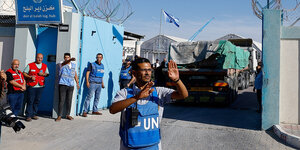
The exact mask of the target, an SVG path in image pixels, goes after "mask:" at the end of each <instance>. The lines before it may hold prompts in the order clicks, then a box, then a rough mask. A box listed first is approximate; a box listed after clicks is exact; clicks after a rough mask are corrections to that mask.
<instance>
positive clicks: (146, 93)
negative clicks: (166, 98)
mask: <svg viewBox="0 0 300 150" xmlns="http://www.w3.org/2000/svg"><path fill="white" fill-rule="evenodd" d="M153 85H154V82H152V81H151V82H148V83H147V84H146V85H145V87H144V88H143V89H142V90H141V92H140V93H139V94H137V95H136V99H143V98H146V97H148V96H149V95H150V94H151V93H152V92H153V91H154V89H151V87H152V86H153Z"/></svg>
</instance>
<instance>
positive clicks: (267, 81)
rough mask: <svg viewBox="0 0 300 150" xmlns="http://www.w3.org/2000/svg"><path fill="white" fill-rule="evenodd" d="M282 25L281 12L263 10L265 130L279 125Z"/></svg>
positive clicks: (263, 122) (263, 101)
mask: <svg viewBox="0 0 300 150" xmlns="http://www.w3.org/2000/svg"><path fill="white" fill-rule="evenodd" d="M281 24H282V20H281V11H280V10H271V9H265V10H263V24H262V26H263V51H262V52H263V69H262V71H263V88H262V93H263V95H262V106H263V112H262V129H263V130H267V129H269V128H271V127H272V126H273V125H274V124H279V99H280V94H279V88H280V84H279V83H280V82H279V81H280V33H281Z"/></svg>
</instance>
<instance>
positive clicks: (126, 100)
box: [0, 53, 188, 149]
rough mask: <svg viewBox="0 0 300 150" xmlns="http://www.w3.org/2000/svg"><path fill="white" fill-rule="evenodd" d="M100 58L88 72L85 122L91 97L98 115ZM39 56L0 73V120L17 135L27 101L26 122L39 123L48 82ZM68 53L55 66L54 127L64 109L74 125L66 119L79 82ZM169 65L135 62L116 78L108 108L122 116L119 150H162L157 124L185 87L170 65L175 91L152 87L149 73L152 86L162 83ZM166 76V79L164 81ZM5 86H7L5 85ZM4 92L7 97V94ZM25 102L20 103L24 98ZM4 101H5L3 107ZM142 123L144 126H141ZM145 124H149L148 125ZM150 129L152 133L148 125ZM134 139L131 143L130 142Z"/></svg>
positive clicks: (183, 95)
mask: <svg viewBox="0 0 300 150" xmlns="http://www.w3.org/2000/svg"><path fill="white" fill-rule="evenodd" d="M102 59H103V55H102V54H101V53H98V54H97V55H96V61H95V62H92V63H90V64H89V66H88V68H87V72H86V86H87V88H88V94H87V96H86V97H85V100H84V105H83V114H82V116H83V117H87V115H88V112H89V109H88V107H89V105H90V101H91V98H92V97H93V96H94V102H93V103H94V104H93V108H92V114H94V115H101V113H100V112H98V108H97V105H98V102H99V99H100V92H101V89H102V88H104V87H105V85H104V83H103V77H104V65H103V64H102V63H101V61H102ZM42 61H43V55H42V54H41V53H39V54H37V55H36V59H35V62H32V63H29V64H28V65H27V66H26V67H25V69H24V70H23V72H22V71H20V70H19V65H20V61H19V60H18V59H14V60H13V61H12V63H11V68H9V69H8V70H7V71H6V72H5V71H4V70H2V71H1V73H0V77H1V78H0V83H1V88H0V92H1V95H0V102H1V105H0V119H1V122H5V123H6V124H7V125H9V126H11V127H13V129H14V130H15V131H16V132H17V131H20V130H21V129H24V128H25V126H24V124H23V123H22V122H21V121H20V120H19V119H18V117H17V116H18V115H19V114H20V111H21V109H22V106H23V100H24V99H26V108H25V117H26V119H25V121H28V122H30V121H32V120H37V119H39V117H38V116H37V113H38V105H39V102H40V100H41V95H42V93H43V91H44V88H45V84H47V83H45V78H46V77H48V76H49V74H50V73H49V70H48V67H47V65H46V64H44V63H43V62H42ZM73 61H75V58H71V54H70V53H65V54H64V61H63V62H61V63H60V64H59V66H60V69H59V72H58V77H59V79H58V86H59V88H58V90H59V104H58V112H57V115H58V116H57V118H56V119H55V121H56V122H59V121H60V120H61V119H62V115H63V113H62V112H63V109H64V104H65V103H66V116H65V117H66V119H69V120H73V119H74V118H73V117H71V115H70V110H71V101H72V96H73V91H74V86H77V89H79V81H78V77H77V72H76V64H75V63H74V62H73ZM166 64H167V62H166V60H164V61H162V62H161V63H160V64H159V63H158V61H157V62H156V64H154V65H151V63H150V61H149V60H148V59H146V58H140V57H136V58H135V60H134V61H132V62H131V61H130V60H126V61H125V62H124V64H123V66H122V69H121V72H120V81H119V82H120V87H121V90H120V91H118V92H117V94H116V96H115V97H114V99H113V103H112V105H111V106H110V108H109V110H110V113H112V114H115V113H118V112H121V116H122V117H121V123H120V137H121V145H120V149H132V148H134V149H143V148H150V149H161V144H160V139H161V137H160V135H161V133H160V122H161V119H162V113H163V108H164V104H165V103H168V102H170V101H171V99H183V98H186V97H187V96H188V92H187V89H186V87H185V86H184V84H183V83H182V81H181V80H180V78H179V72H178V69H177V65H176V63H175V62H174V61H170V62H169V63H168V72H167V76H168V77H169V79H170V80H172V81H173V82H174V83H175V84H176V85H177V86H176V87H177V90H174V89H169V88H165V87H158V86H154V82H153V81H152V78H151V77H152V72H153V69H154V70H155V72H156V75H155V76H156V81H155V82H156V83H160V81H159V79H158V78H159V76H161V75H160V74H161V73H162V68H165V66H166ZM162 76H164V75H162ZM6 84H7V85H6ZM6 89H7V92H6ZM25 92H27V94H26V95H27V97H26V98H24V93H25ZM6 100H7V101H6ZM143 120H144V121H143ZM147 121H148V122H147ZM149 121H151V122H152V127H151V128H150V126H149V125H150V122H149ZM128 136H132V137H133V138H128Z"/></svg>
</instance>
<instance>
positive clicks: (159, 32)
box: [159, 9, 163, 35]
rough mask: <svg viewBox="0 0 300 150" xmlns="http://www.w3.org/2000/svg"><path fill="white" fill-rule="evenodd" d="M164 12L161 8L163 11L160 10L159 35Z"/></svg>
mask: <svg viewBox="0 0 300 150" xmlns="http://www.w3.org/2000/svg"><path fill="white" fill-rule="evenodd" d="M162 12H163V9H161V11H160V26H159V35H161V24H162Z"/></svg>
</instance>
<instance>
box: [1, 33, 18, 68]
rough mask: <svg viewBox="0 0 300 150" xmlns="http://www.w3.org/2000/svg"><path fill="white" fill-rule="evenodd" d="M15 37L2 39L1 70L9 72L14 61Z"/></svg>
mask: <svg viewBox="0 0 300 150" xmlns="http://www.w3.org/2000/svg"><path fill="white" fill-rule="evenodd" d="M14 40H15V37H0V65H1V67H0V69H1V70H7V69H8V68H9V67H10V65H11V61H12V59H13V52H14Z"/></svg>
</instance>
